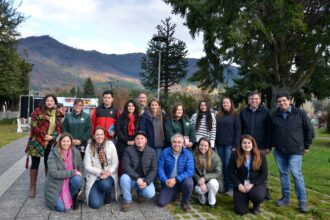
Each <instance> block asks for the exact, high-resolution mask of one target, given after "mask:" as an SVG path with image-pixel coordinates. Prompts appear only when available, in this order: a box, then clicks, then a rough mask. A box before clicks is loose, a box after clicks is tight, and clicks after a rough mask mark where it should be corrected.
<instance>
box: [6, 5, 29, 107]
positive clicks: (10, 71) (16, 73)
mask: <svg viewBox="0 0 330 220" xmlns="http://www.w3.org/2000/svg"><path fill="white" fill-rule="evenodd" d="M23 20H24V17H23V15H22V14H20V13H19V12H17V10H16V9H15V8H14V7H13V1H7V0H0V107H2V106H3V105H5V106H6V107H7V108H12V109H15V108H16V107H17V103H18V100H19V95H21V94H28V91H29V72H30V71H31V69H32V65H30V64H28V63H26V62H25V61H24V60H23V59H21V58H20V57H19V56H18V54H17V52H16V47H15V43H16V37H17V36H19V33H18V32H17V30H16V28H17V26H18V25H19V24H20V23H21V22H22V21H23Z"/></svg>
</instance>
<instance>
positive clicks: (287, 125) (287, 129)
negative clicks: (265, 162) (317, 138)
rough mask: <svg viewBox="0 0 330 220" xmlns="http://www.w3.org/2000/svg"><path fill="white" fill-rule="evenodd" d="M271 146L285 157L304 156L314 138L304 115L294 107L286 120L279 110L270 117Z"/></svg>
mask: <svg viewBox="0 0 330 220" xmlns="http://www.w3.org/2000/svg"><path fill="white" fill-rule="evenodd" d="M272 126H273V127H272V133H273V145H274V146H275V149H276V150H277V151H279V152H280V153H282V154H285V155H294V154H299V155H302V154H304V149H308V148H309V145H310V144H311V143H312V140H313V138H314V128H313V126H312V124H311V122H310V120H309V118H308V116H307V115H306V113H305V112H304V111H302V110H300V109H299V108H296V107H294V106H292V107H291V112H290V113H289V115H288V117H287V119H284V118H283V115H282V112H281V111H280V109H277V110H276V111H275V112H274V114H273V116H272Z"/></svg>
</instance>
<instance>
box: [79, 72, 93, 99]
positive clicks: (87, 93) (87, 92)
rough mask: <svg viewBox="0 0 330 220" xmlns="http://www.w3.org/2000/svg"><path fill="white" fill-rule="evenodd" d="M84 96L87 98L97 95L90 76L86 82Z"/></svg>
mask: <svg viewBox="0 0 330 220" xmlns="http://www.w3.org/2000/svg"><path fill="white" fill-rule="evenodd" d="M82 95H83V97H85V98H94V97H96V94H95V88H94V85H93V82H92V79H91V78H90V77H88V78H87V79H86V80H85V83H84V91H83V94H82Z"/></svg>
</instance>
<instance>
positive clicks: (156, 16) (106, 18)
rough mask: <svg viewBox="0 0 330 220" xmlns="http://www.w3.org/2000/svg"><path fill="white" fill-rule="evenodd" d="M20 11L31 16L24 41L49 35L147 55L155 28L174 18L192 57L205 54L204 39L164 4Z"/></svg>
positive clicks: (54, 0)
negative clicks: (166, 19) (193, 32)
mask: <svg viewBox="0 0 330 220" xmlns="http://www.w3.org/2000/svg"><path fill="white" fill-rule="evenodd" d="M17 1H18V0H17ZM19 11H21V12H23V13H24V14H25V15H26V16H29V18H28V19H27V21H26V22H24V23H23V24H22V25H21V26H20V29H19V31H20V32H21V33H22V36H23V37H27V36H31V35H36V36H39V35H44V34H47V35H50V36H52V37H54V38H56V39H57V40H59V41H61V42H63V43H65V44H69V45H71V46H74V47H77V48H81V49H86V50H93V49H94V50H98V51H100V52H103V53H131V52H145V50H146V46H147V42H148V40H149V39H150V38H151V37H152V35H153V34H154V33H155V32H156V29H155V27H156V26H157V25H158V24H160V22H161V20H164V19H165V18H166V17H169V16H171V17H172V18H173V20H172V21H173V22H175V23H176V24H177V28H176V34H175V36H176V37H177V38H179V39H180V40H183V41H184V42H186V43H187V47H188V50H189V57H201V56H203V54H204V53H203V45H202V38H201V37H197V38H196V39H195V40H193V39H192V38H191V36H190V34H189V31H188V28H187V27H185V26H184V25H183V22H184V20H183V19H182V18H181V17H180V16H177V15H172V14H171V7H170V6H169V5H166V4H165V3H164V2H163V1H161V0H135V1H132V0H121V1H117V0H69V1H67V0H47V1H45V0H23V2H22V5H21V6H20V7H19Z"/></svg>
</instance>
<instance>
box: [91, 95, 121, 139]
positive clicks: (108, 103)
mask: <svg viewBox="0 0 330 220" xmlns="http://www.w3.org/2000/svg"><path fill="white" fill-rule="evenodd" d="M113 101H114V93H113V91H111V90H107V91H104V92H103V104H102V105H101V106H98V107H96V108H95V109H94V110H93V111H92V117H91V118H92V134H94V129H95V128H96V127H97V126H98V127H103V128H105V131H106V133H105V136H106V138H107V139H110V140H111V139H113V138H114V137H115V135H116V134H115V125H116V121H117V119H118V117H119V115H120V112H119V111H118V109H117V108H116V107H115V106H113Z"/></svg>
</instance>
